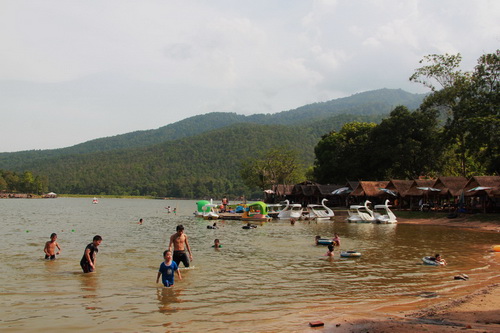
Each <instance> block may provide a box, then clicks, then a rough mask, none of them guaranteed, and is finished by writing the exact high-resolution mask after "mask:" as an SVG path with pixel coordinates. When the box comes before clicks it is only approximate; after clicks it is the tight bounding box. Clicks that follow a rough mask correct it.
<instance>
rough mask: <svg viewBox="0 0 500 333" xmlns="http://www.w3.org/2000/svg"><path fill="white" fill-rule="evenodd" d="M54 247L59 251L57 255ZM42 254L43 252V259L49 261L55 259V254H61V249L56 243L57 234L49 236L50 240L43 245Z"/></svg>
mask: <svg viewBox="0 0 500 333" xmlns="http://www.w3.org/2000/svg"><path fill="white" fill-rule="evenodd" d="M56 247H57V249H58V250H59V251H57V253H56ZM43 252H45V259H50V260H54V259H56V254H57V255H59V253H61V247H60V246H59V244H58V243H57V234H56V233H55V232H54V233H52V234H51V235H50V240H49V241H48V242H47V243H45V247H44V248H43Z"/></svg>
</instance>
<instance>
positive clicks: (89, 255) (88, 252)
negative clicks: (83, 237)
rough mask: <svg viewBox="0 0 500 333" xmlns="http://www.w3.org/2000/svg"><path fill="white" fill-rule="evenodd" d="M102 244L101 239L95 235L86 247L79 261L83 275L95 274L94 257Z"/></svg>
mask: <svg viewBox="0 0 500 333" xmlns="http://www.w3.org/2000/svg"><path fill="white" fill-rule="evenodd" d="M101 242H102V237H101V236H99V235H95V236H94V239H93V240H92V243H90V244H89V245H87V247H86V248H85V252H84V253H83V257H82V260H80V266H82V269H83V272H84V273H91V272H95V256H96V254H97V252H99V249H98V248H97V247H98V246H99V245H100V244H101Z"/></svg>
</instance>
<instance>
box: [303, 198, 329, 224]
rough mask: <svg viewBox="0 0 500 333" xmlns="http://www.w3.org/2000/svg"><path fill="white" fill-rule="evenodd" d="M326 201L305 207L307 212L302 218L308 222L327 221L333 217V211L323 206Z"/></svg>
mask: <svg viewBox="0 0 500 333" xmlns="http://www.w3.org/2000/svg"><path fill="white" fill-rule="evenodd" d="M325 201H328V200H327V199H323V200H321V205H313V204H311V205H307V212H306V214H304V215H303V216H302V217H303V218H306V219H308V220H329V219H332V218H333V217H334V216H335V213H334V212H333V210H331V209H330V208H329V207H327V206H326V205H325Z"/></svg>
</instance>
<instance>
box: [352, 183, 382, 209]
mask: <svg viewBox="0 0 500 333" xmlns="http://www.w3.org/2000/svg"><path fill="white" fill-rule="evenodd" d="M388 183H389V182H388V181H360V182H359V184H358V186H357V187H356V188H355V189H354V191H352V192H351V194H349V196H350V197H355V198H356V199H357V201H358V202H359V203H361V201H363V202H364V201H365V200H370V201H371V202H372V203H374V204H375V203H377V202H378V201H381V198H382V197H385V195H384V192H382V191H381V190H380V189H381V188H385V187H386V186H387V184H388Z"/></svg>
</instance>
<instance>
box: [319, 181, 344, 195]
mask: <svg viewBox="0 0 500 333" xmlns="http://www.w3.org/2000/svg"><path fill="white" fill-rule="evenodd" d="M341 187H344V186H343V185H329V184H328V185H318V190H319V193H320V194H321V195H322V196H329V195H332V192H333V191H335V190H336V189H338V188H341Z"/></svg>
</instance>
